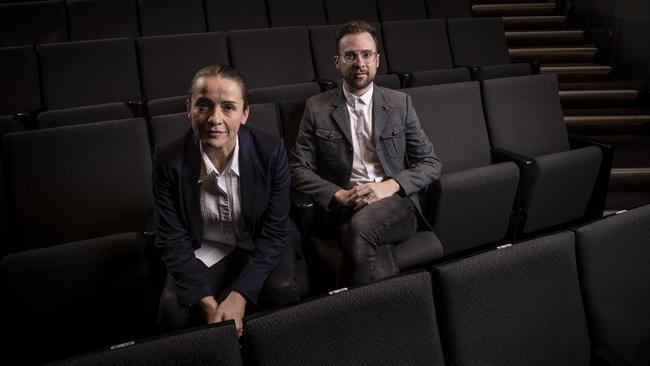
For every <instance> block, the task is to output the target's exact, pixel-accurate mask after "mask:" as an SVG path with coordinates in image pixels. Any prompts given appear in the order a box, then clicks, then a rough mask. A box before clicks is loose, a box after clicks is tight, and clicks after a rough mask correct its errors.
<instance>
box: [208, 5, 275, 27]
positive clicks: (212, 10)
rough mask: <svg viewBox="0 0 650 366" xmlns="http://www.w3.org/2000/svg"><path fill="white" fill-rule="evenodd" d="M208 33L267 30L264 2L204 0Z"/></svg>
mask: <svg viewBox="0 0 650 366" xmlns="http://www.w3.org/2000/svg"><path fill="white" fill-rule="evenodd" d="M205 12H206V15H207V17H208V29H209V30H210V32H215V31H231V30H237V29H255V28H267V27H268V26H269V20H268V18H267V13H266V1H265V0H239V1H221V0H205Z"/></svg>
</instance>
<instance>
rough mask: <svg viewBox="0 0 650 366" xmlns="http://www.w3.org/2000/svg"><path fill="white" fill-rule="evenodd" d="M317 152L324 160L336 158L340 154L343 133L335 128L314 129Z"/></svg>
mask: <svg viewBox="0 0 650 366" xmlns="http://www.w3.org/2000/svg"><path fill="white" fill-rule="evenodd" d="M316 139H317V140H318V142H317V143H318V154H319V156H320V157H321V158H323V159H325V160H336V159H338V158H339V155H341V151H340V150H341V143H342V139H343V135H341V133H340V132H338V131H335V130H329V129H325V128H319V129H317V130H316Z"/></svg>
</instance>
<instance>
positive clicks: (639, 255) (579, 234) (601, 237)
mask: <svg viewBox="0 0 650 366" xmlns="http://www.w3.org/2000/svg"><path fill="white" fill-rule="evenodd" d="M575 235H576V246H577V247H576V252H577V257H578V270H579V274H580V285H581V287H582V294H583V300H584V303H585V309H586V312H587V320H588V323H589V330H590V334H591V339H592V341H593V343H594V346H595V347H596V349H597V350H599V351H600V354H601V355H604V356H603V358H608V356H609V357H610V358H612V357H613V359H614V360H617V359H619V358H620V359H622V360H623V361H624V362H621V364H624V363H625V362H627V364H629V365H647V364H650V347H648V346H649V345H650V343H648V341H649V340H650V328H649V327H648V324H650V314H649V313H648V311H647V309H648V308H650V291H649V290H650V245H648V244H649V243H650V241H649V238H650V205H645V206H642V207H639V208H635V209H632V210H629V211H627V212H623V213H620V214H617V215H613V216H609V217H605V218H603V219H601V220H598V221H595V222H593V223H590V224H587V225H584V226H581V227H578V228H577V229H576V230H575ZM610 355H613V356H610Z"/></svg>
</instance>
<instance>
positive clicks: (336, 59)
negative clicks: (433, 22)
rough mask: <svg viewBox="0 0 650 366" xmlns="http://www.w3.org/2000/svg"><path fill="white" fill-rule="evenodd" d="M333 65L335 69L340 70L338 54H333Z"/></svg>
mask: <svg viewBox="0 0 650 366" xmlns="http://www.w3.org/2000/svg"><path fill="white" fill-rule="evenodd" d="M334 66H335V67H336V69H337V70H341V58H340V57H339V56H338V55H336V56H334Z"/></svg>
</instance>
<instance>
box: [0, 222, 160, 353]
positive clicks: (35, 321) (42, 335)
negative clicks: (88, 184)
mask: <svg viewBox="0 0 650 366" xmlns="http://www.w3.org/2000/svg"><path fill="white" fill-rule="evenodd" d="M0 288H1V290H2V294H3V299H5V300H3V301H2V305H1V306H2V307H3V309H2V312H1V314H2V315H1V316H2V327H3V335H6V336H7V337H6V338H8V339H6V340H5V341H6V342H8V343H6V345H8V346H9V347H8V348H7V351H8V352H9V358H10V360H13V361H12V362H10V363H9V364H31V363H34V362H39V363H40V362H45V361H52V360H54V359H58V358H63V357H70V356H73V355H75V354H78V353H79V352H86V351H90V350H93V349H95V348H97V347H106V346H110V345H112V344H118V343H122V342H128V341H131V340H134V339H137V338H140V337H145V336H150V335H151V334H153V333H152V332H153V331H155V328H156V310H155V306H156V303H157V295H156V294H155V293H154V292H153V287H152V283H151V277H150V275H149V270H148V268H147V265H146V261H145V243H144V239H143V238H142V236H140V235H138V234H136V233H126V234H118V235H113V236H109V237H102V238H97V239H91V240H85V241H81V242H75V243H68V244H61V245H57V246H53V247H49V248H41V249H36V250H29V251H23V252H20V253H14V254H11V255H7V256H5V257H4V258H3V259H2V262H1V264H0ZM35 350H38V351H35Z"/></svg>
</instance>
